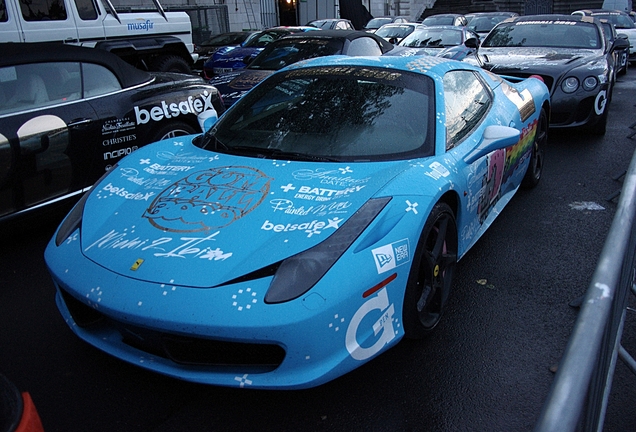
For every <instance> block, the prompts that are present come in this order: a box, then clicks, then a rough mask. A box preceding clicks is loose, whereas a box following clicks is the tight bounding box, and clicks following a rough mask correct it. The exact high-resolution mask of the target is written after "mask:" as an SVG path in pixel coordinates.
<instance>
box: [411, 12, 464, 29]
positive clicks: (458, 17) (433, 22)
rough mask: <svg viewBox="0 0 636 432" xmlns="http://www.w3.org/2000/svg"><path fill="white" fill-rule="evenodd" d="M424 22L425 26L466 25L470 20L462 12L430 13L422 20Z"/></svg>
mask: <svg viewBox="0 0 636 432" xmlns="http://www.w3.org/2000/svg"><path fill="white" fill-rule="evenodd" d="M422 24H423V25H425V26H440V25H449V26H465V25H467V24H468V20H467V19H466V17H465V16H464V15H462V14H455V13H446V14H435V15H429V16H427V17H426V18H424V19H423V20H422Z"/></svg>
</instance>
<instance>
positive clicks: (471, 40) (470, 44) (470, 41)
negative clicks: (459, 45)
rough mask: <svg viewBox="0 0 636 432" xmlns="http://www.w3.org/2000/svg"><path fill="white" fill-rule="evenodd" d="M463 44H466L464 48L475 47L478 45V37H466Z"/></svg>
mask: <svg viewBox="0 0 636 432" xmlns="http://www.w3.org/2000/svg"><path fill="white" fill-rule="evenodd" d="M464 45H465V46H466V48H474V49H477V48H478V47H479V39H477V38H474V37H471V38H468V39H466V41H465V42H464Z"/></svg>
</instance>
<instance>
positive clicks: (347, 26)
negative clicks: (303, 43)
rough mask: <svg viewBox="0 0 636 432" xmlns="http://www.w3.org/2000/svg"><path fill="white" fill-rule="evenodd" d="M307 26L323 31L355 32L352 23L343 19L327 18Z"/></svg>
mask: <svg viewBox="0 0 636 432" xmlns="http://www.w3.org/2000/svg"><path fill="white" fill-rule="evenodd" d="M307 25H308V26H312V27H318V28H320V29H323V30H355V28H354V27H353V23H352V22H351V21H349V20H348V19H344V18H328V19H320V20H314V21H311V22H310V23H308V24H307Z"/></svg>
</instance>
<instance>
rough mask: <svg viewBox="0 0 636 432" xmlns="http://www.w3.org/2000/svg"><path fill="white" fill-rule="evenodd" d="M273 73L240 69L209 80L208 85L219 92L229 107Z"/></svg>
mask: <svg viewBox="0 0 636 432" xmlns="http://www.w3.org/2000/svg"><path fill="white" fill-rule="evenodd" d="M273 73H274V71H269V70H259V69H241V70H237V71H235V72H228V73H225V74H221V75H218V76H215V77H213V78H212V79H211V80H210V84H212V85H213V86H215V87H216V88H217V90H219V92H221V96H223V102H224V103H225V106H226V107H229V106H230V105H232V104H233V103H234V102H236V101H237V100H238V99H239V98H240V97H241V96H243V94H245V93H246V92H247V91H248V90H250V89H251V88H252V87H254V86H255V85H256V84H258V83H259V82H261V81H263V80H264V79H265V78H267V77H268V76H270V75H271V74H273Z"/></svg>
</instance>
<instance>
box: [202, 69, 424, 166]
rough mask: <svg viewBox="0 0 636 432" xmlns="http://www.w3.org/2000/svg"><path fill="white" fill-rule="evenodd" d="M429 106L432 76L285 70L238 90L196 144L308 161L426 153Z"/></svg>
mask: <svg viewBox="0 0 636 432" xmlns="http://www.w3.org/2000/svg"><path fill="white" fill-rule="evenodd" d="M433 103H434V93H433V83H432V80H430V78H427V77H424V76H421V75H416V74H411V73H408V72H399V73H398V72H391V73H389V72H386V71H384V70H382V69H375V68H369V67H365V68H362V67H360V68H356V67H346V68H339V67H335V66H334V67H320V68H311V69H304V70H291V71H289V72H287V73H283V74H277V75H275V76H273V77H271V78H269V79H268V80H266V81H264V82H263V83H262V84H261V85H259V86H258V87H256V88H254V90H253V91H251V92H249V93H248V94H246V95H245V96H244V97H243V98H242V99H241V100H239V101H238V102H237V103H236V104H235V105H234V106H233V107H232V108H231V109H230V110H229V111H228V112H227V113H226V114H225V115H224V116H223V117H222V118H221V119H220V120H219V122H218V123H217V124H216V125H215V127H214V128H213V129H212V130H211V131H209V132H208V133H207V134H206V137H205V138H204V142H203V143H202V144H201V146H202V147H204V148H207V149H210V150H216V151H220V152H226V153H232V154H241V155H251V156H254V157H262V158H272V159H276V158H288V159H294V160H314V161H315V160H353V161H355V160H397V159H408V158H411V157H423V156H429V155H431V154H433V135H434V118H435V111H434V109H433ZM413 107H417V109H413Z"/></svg>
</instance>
